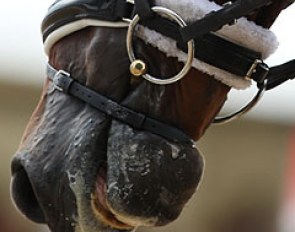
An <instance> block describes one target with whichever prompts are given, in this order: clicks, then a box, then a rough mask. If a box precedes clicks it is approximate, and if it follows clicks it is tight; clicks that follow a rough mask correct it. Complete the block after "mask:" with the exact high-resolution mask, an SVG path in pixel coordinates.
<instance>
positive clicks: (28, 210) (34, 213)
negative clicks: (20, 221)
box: [11, 159, 45, 223]
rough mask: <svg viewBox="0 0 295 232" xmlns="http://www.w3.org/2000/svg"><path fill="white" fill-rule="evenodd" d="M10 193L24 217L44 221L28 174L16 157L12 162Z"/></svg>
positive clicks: (39, 221) (38, 221)
mask: <svg viewBox="0 0 295 232" xmlns="http://www.w3.org/2000/svg"><path fill="white" fill-rule="evenodd" d="M11 193H12V197H13V200H14V202H15V204H16V206H17V207H18V208H19V210H20V211H21V212H22V213H23V214H24V215H25V216H26V217H28V218H29V219H31V220H33V221H35V222H37V223H44V222H45V218H44V214H43V212H42V210H41V207H40V205H39V203H38V200H37V197H36V195H35V193H34V190H33V186H32V184H31V182H30V179H29V176H28V174H27V172H26V170H25V168H24V167H23V166H22V165H21V164H20V162H18V160H16V159H14V160H13V162H12V183H11Z"/></svg>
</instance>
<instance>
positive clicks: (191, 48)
mask: <svg viewBox="0 0 295 232" xmlns="http://www.w3.org/2000/svg"><path fill="white" fill-rule="evenodd" d="M151 9H152V10H153V11H154V12H156V13H158V14H161V15H164V16H165V17H167V18H169V19H171V20H173V21H175V22H176V23H177V24H178V25H179V26H180V27H185V26H186V23H185V21H184V20H183V19H182V18H181V17H180V16H179V15H178V14H177V13H175V12H174V11H172V10H169V9H167V8H165V7H160V6H155V7H152V8H151ZM139 20H140V17H139V15H135V16H134V18H133V19H132V20H131V21H130V22H129V23H130V24H129V27H128V31H127V39H126V41H127V52H128V56H129V59H130V61H131V63H132V62H134V61H135V60H137V58H136V57H135V55H134V50H133V46H132V41H133V40H132V37H133V36H132V35H133V33H134V29H135V27H136V25H137V24H138V22H139ZM187 46H188V53H187V61H186V63H185V64H184V66H183V68H182V70H181V71H180V72H179V73H178V74H176V75H175V76H173V77H169V78H167V79H160V78H157V77H153V76H151V75H149V74H148V73H145V74H143V75H142V77H143V78H145V79H146V80H148V81H150V82H152V83H154V84H158V85H167V84H171V83H174V82H176V81H178V80H180V79H182V78H183V77H184V76H185V75H186V74H187V73H188V71H189V70H190V68H191V65H192V62H193V58H194V41H193V40H190V41H188V43H187Z"/></svg>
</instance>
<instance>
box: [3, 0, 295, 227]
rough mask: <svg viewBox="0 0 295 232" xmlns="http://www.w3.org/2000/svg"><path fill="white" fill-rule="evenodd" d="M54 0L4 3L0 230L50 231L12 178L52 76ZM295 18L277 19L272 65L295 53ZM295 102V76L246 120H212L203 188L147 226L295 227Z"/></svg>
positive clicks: (291, 13)
mask: <svg viewBox="0 0 295 232" xmlns="http://www.w3.org/2000/svg"><path fill="white" fill-rule="evenodd" d="M51 3H52V1H50V0H43V1H32V0H27V1H20V0H17V1H5V2H3V3H1V8H0V22H1V23H0V33H1V36H0V205H1V207H0V232H41V231H47V229H46V227H43V226H41V227H40V226H38V225H36V224H33V223H31V222H29V221H28V220H26V219H25V218H24V217H23V216H22V215H21V214H20V213H19V212H18V211H17V210H16V209H15V208H14V206H13V203H12V202H11V199H10V193H9V184H10V160H11V157H12V155H13V154H14V153H15V151H16V150H17V147H18V144H19V141H20V139H21V136H22V133H23V130H24V128H25V125H26V123H27V122H28V120H29V117H30V115H31V113H32V111H33V109H34V107H35V105H36V104H37V101H38V98H39V95H40V93H41V88H42V83H43V81H44V78H45V75H44V70H45V64H46V57H45V55H44V52H43V47H42V40H41V34H40V23H41V20H42V18H43V16H44V14H45V12H46V10H47V8H48V6H49V5H50V4H51ZM294 17H295V7H294V6H293V7H291V8H289V9H288V10H287V11H285V12H284V13H282V14H281V16H280V18H279V19H278V20H277V22H276V23H275V25H274V26H273V28H272V30H273V31H275V32H276V34H277V35H278V38H279V41H280V42H281V46H280V48H279V50H278V52H277V53H276V54H275V55H273V56H272V57H271V58H270V59H269V60H268V61H267V63H268V64H270V65H274V64H279V63H282V62H284V61H287V60H289V59H292V58H294V57H295V46H294V42H293V41H294V35H290V30H291V28H293V27H294V25H291V24H292V23H294ZM253 93H254V90H252V89H250V90H247V91H236V92H234V93H233V94H231V96H230V99H229V103H228V104H227V106H226V110H225V111H230V110H234V109H237V108H239V106H241V105H243V104H244V103H245V102H247V100H249V98H250V95H251V94H253ZM294 102H295V81H293V82H288V83H287V84H285V85H283V86H281V87H279V88H277V89H276V90H272V91H270V92H268V93H267V94H266V96H265V97H264V98H263V100H262V101H261V102H260V103H259V104H258V106H257V107H256V108H255V110H254V111H252V112H251V113H249V114H248V115H247V116H246V117H244V118H243V119H241V120H237V121H235V122H232V123H230V124H226V125H223V126H212V127H211V128H210V129H209V130H208V132H207V133H206V135H205V136H204V137H203V138H202V140H201V141H200V142H199V147H200V150H201V151H202V153H203V154H204V157H205V160H206V169H205V174H204V177H203V181H202V184H201V186H200V188H199V190H198V193H197V194H196V195H195V196H194V197H193V199H192V200H191V201H190V203H189V204H188V205H187V207H186V208H185V210H184V212H183V213H182V215H181V216H180V218H179V219H178V220H177V221H176V222H174V223H172V224H170V225H169V226H166V227H163V228H156V229H150V228H141V229H140V230H139V231H142V232H148V231H165V232H179V231H186V232H192V231H202V232H234V231H235V232H236V231H239V232H249V231H251V232H256V231H257V232H258V231H259V232H294V231H295V225H294V221H295V206H294V205H295V203H294V202H295V200H294V199H295V183H294V182H295V174H294V172H295V171H294V170H295V158H294V157H295V146H294V144H295V129H294V125H295V107H294ZM292 165H293V166H292ZM292 224H293V225H292Z"/></svg>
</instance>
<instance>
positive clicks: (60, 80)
mask: <svg viewBox="0 0 295 232" xmlns="http://www.w3.org/2000/svg"><path fill="white" fill-rule="evenodd" d="M70 76H71V74H70V73H68V72H66V71H64V70H58V71H57V72H56V73H55V74H54V77H53V80H52V83H53V86H54V88H55V89H56V90H58V91H60V92H65V93H67V92H68V89H69V87H70V84H71V83H72V81H73V79H72V78H70Z"/></svg>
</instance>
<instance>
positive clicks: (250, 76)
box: [245, 59, 263, 80]
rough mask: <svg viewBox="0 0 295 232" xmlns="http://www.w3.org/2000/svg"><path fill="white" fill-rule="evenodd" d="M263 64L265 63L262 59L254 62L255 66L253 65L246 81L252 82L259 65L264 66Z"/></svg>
mask: <svg viewBox="0 0 295 232" xmlns="http://www.w3.org/2000/svg"><path fill="white" fill-rule="evenodd" d="M262 63H263V61H262V60H260V59H256V60H254V62H253V64H252V65H251V67H250V69H249V70H248V72H247V74H246V76H245V79H247V80H252V75H253V73H256V68H257V65H258V64H262Z"/></svg>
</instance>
